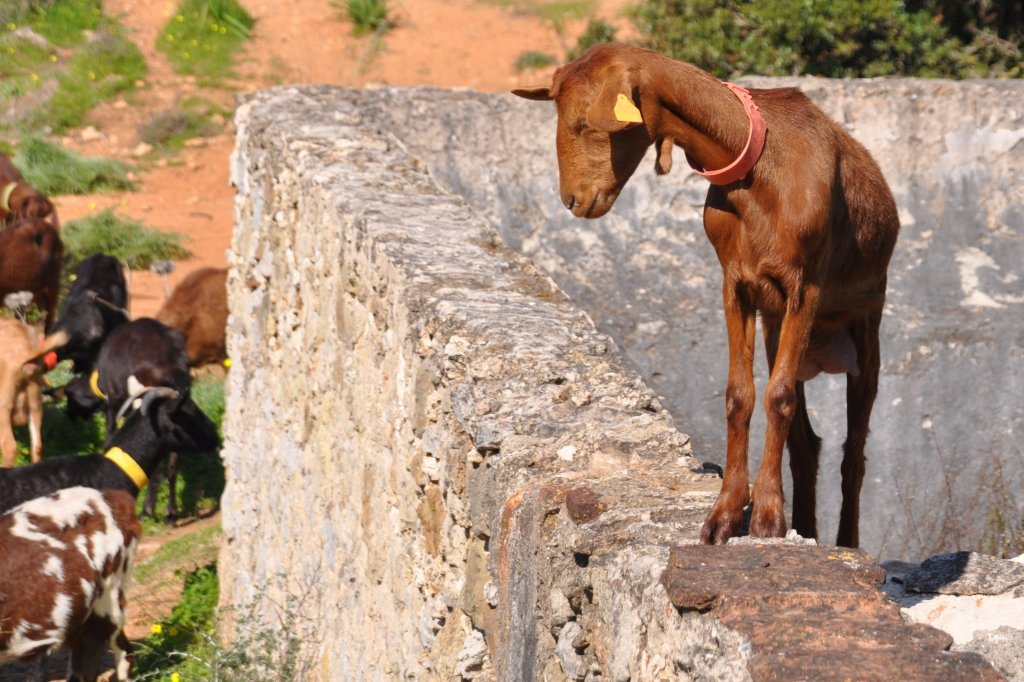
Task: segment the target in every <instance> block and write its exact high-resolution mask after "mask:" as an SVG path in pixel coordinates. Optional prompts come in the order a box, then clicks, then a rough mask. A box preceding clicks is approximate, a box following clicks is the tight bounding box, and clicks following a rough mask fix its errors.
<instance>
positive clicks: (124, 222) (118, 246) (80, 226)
mask: <svg viewBox="0 0 1024 682" xmlns="http://www.w3.org/2000/svg"><path fill="white" fill-rule="evenodd" d="M61 238H62V239H63V241H64V254H65V257H66V258H67V259H68V260H69V261H70V262H69V263H68V264H66V265H65V268H66V269H67V270H68V271H71V270H74V267H75V265H77V263H78V262H80V261H82V260H84V259H85V258H88V257H89V256H91V255H93V254H95V253H106V254H109V255H111V256H114V257H115V258H117V259H118V260H120V261H121V262H122V263H124V264H125V265H127V266H128V267H130V268H132V269H133V270H144V269H146V268H148V267H149V266H150V265H152V264H153V262H154V261H157V260H173V259H180V258H186V257H188V256H189V255H191V254H190V253H189V251H188V249H186V248H185V247H184V246H183V242H184V241H185V239H186V237H185V236H184V235H181V234H178V233H176V232H162V231H160V230H154V229H151V228H148V227H146V226H145V225H143V224H142V223H141V222H139V221H137V220H132V219H129V218H122V217H120V216H117V215H115V214H114V211H113V209H109V208H108V209H107V210H105V211H101V212H100V213H97V214H95V215H90V216H87V217H85V218H79V219H78V220H72V221H69V222H67V223H65V225H64V227H63V228H61Z"/></svg>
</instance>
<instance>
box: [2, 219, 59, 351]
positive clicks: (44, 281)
mask: <svg viewBox="0 0 1024 682" xmlns="http://www.w3.org/2000/svg"><path fill="white" fill-rule="evenodd" d="M63 261H64V243H63V242H62V241H61V239H60V233H59V231H58V229H57V228H56V227H54V226H53V225H51V224H50V223H48V222H46V221H45V220H42V219H40V218H26V219H23V220H20V221H18V222H16V223H14V224H13V225H12V226H11V227H9V228H8V229H6V230H0V302H2V301H3V299H4V297H5V296H7V295H8V294H13V293H17V292H20V291H28V292H30V293H31V294H32V301H33V302H34V303H35V304H36V306H37V307H38V308H39V309H40V310H42V311H43V312H44V313H45V315H46V317H45V320H44V327H43V329H44V330H47V331H48V330H49V329H50V326H51V325H52V324H53V318H54V311H55V310H56V308H57V298H58V296H59V295H60V272H61V268H62V267H63Z"/></svg>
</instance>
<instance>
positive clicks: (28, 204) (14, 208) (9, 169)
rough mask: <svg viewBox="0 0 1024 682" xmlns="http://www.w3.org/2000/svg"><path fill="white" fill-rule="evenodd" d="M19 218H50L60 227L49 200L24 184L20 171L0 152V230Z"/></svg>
mask: <svg viewBox="0 0 1024 682" xmlns="http://www.w3.org/2000/svg"><path fill="white" fill-rule="evenodd" d="M19 218H51V220H52V221H53V224H54V226H55V227H58V228H59V227H60V223H59V222H58V221H57V212H56V211H55V210H54V208H53V204H52V203H51V202H50V200H49V199H47V198H46V196H45V195H44V194H43V193H42V192H40V191H39V190H37V189H35V188H34V187H32V186H31V185H29V184H28V183H27V182H25V178H23V177H22V175H21V171H19V170H18V168H17V167H16V166H15V165H14V163H13V162H12V161H11V159H10V158H9V157H8V156H7V155H6V154H3V153H2V152H0V229H2V228H3V227H5V226H7V225H8V224H9V223H11V222H13V221H14V220H17V219H19Z"/></svg>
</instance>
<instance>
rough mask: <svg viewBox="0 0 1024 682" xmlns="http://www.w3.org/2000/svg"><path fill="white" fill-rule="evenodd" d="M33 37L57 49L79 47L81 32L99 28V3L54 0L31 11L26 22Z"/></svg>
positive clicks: (100, 4)
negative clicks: (34, 32)
mask: <svg viewBox="0 0 1024 682" xmlns="http://www.w3.org/2000/svg"><path fill="white" fill-rule="evenodd" d="M27 21H28V25H29V26H31V27H32V29H33V30H34V31H36V33H39V34H40V35H41V36H43V37H44V38H46V39H47V40H49V41H50V42H51V43H53V44H55V45H59V46H61V47H70V46H72V45H78V44H80V43H81V42H82V41H83V39H84V33H85V31H95V30H97V29H98V28H100V27H101V26H102V25H103V21H104V20H103V3H102V0H56V1H55V2H49V3H45V4H44V5H37V6H36V7H34V8H33V9H32V10H31V12H30V13H29V16H28V18H27Z"/></svg>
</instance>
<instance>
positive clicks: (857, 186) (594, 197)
mask: <svg viewBox="0 0 1024 682" xmlns="http://www.w3.org/2000/svg"><path fill="white" fill-rule="evenodd" d="M619 93H623V94H625V95H626V96H627V97H628V98H629V99H631V100H632V101H633V103H634V104H635V105H636V106H637V107H638V108H639V109H640V111H641V113H642V117H643V123H642V124H626V123H621V122H619V121H616V120H615V118H614V117H613V116H612V110H613V107H614V102H615V98H616V96H617V95H618V94H619ZM515 94H517V95H520V96H523V97H527V98H529V99H539V100H544V99H554V101H555V105H556V107H557V110H558V124H557V125H558V128H557V137H556V142H557V151H558V165H559V178H560V193H561V197H562V201H563V203H564V204H565V205H566V207H567V208H569V210H571V211H572V212H573V213H574V214H575V215H577V216H580V217H589V218H596V217H599V216H601V215H604V214H605V213H606V212H608V210H609V209H611V207H612V204H613V203H614V202H615V199H616V198H617V197H618V194H619V192H620V191H621V190H622V187H623V186H624V185H625V183H626V181H627V180H628V179H629V177H630V176H631V175H632V173H633V171H635V170H636V167H637V165H638V164H639V163H640V160H641V159H642V158H643V156H644V154H645V153H646V150H647V148H648V147H649V146H650V145H651V144H657V148H658V151H659V154H658V159H657V161H656V166H655V169H656V171H658V172H659V173H665V172H668V171H669V169H670V168H671V152H672V146H673V145H678V146H680V147H682V148H683V150H684V152H685V153H686V155H687V157H688V158H689V159H690V160H691V161H692V162H694V163H695V164H697V165H699V166H701V167H703V168H707V169H718V168H723V167H725V166H727V165H728V164H729V163H731V161H732V160H733V159H734V158H736V156H737V155H738V154H739V152H740V150H741V149H742V147H743V144H744V142H745V140H746V136H747V132H748V130H749V126H750V124H749V121H748V119H747V117H746V114H745V113H744V110H743V107H742V105H741V104H740V102H739V100H738V99H737V98H736V96H735V95H734V94H733V93H732V92H730V91H729V90H727V89H726V88H725V87H724V86H723V85H722V84H721V83H720V82H719V81H717V80H716V79H714V78H713V77H712V76H710V75H709V74H707V73H705V72H703V71H701V70H700V69H698V68H697V67H695V66H692V65H690V64H686V63H683V62H679V61H676V60H673V59H670V58H668V57H665V56H664V55H660V54H657V53H655V52H651V51H649V50H642V49H639V48H634V47H627V46H624V45H603V46H598V47H595V48H593V49H592V50H590V51H589V52H587V53H586V54H585V55H583V56H582V57H581V58H580V59H578V60H577V61H575V62H573V63H571V64H568V65H566V66H564V67H562V68H561V69H559V70H558V71H557V72H556V73H555V75H554V78H553V80H552V84H551V86H550V87H540V88H531V89H521V90H516V91H515ZM751 95H752V96H753V99H754V102H755V103H756V104H757V105H758V107H759V108H760V111H761V113H762V115H763V117H764V119H765V122H766V123H767V126H768V134H767V142H766V144H765V148H764V152H763V154H762V156H761V159H760V161H759V162H758V163H757V165H756V166H755V167H754V169H753V170H752V171H751V172H750V173H749V174H748V175H747V177H746V178H744V179H742V180H740V181H738V182H734V183H732V184H729V185H724V186H714V185H713V186H711V188H710V189H709V191H708V195H707V199H706V202H705V207H704V228H705V231H706V233H707V236H708V238H709V239H710V240H711V243H712V245H713V246H714V248H715V251H716V253H717V254H718V258H719V261H720V262H721V266H722V274H723V283H722V294H723V305H724V309H725V317H726V327H727V333H728V341H729V377H728V382H727V388H726V424H727V434H728V435H727V446H726V447H727V449H726V467H725V476H724V481H723V484H722V491H721V493H720V494H719V497H718V500H717V501H716V502H715V505H714V507H713V508H712V510H711V512H710V513H709V515H708V518H707V520H706V521H705V524H704V528H703V530H702V539H703V540H704V542H707V543H716V542H719V543H724V542H725V541H726V540H728V538H729V537H731V536H732V535H734V534H736V532H737V531H738V530H739V528H740V525H741V522H742V519H743V509H744V507H745V506H746V505H747V504H748V503H750V502H751V501H752V502H753V513H752V516H751V522H750V533H751V535H755V536H781V535H783V534H784V533H785V531H786V520H785V515H784V512H783V493H782V473H781V469H782V449H783V445H784V444H788V446H789V450H790V468H791V472H792V474H793V527H794V528H796V530H797V531H798V532H799V533H800V534H801V535H803V536H805V537H817V524H816V519H815V483H816V479H817V467H818V455H819V452H820V447H821V441H820V439H819V438H818V436H817V435H815V433H814V431H813V430H812V429H811V424H810V420H809V418H808V415H807V407H806V403H805V399H804V389H803V382H804V380H807V379H810V378H811V377H812V376H814V375H815V374H816V373H817V372H819V371H822V370H824V371H832V372H840V373H846V374H847V391H846V392H847V429H848V430H847V439H846V443H845V444H844V446H843V451H844V457H843V464H842V475H843V484H842V487H843V505H842V511H841V515H840V522H839V532H838V535H837V540H836V542H837V543H838V544H841V545H846V546H850V547H856V546H857V544H858V540H859V538H858V518H859V501H858V500H859V495H860V488H861V483H862V481H863V478H864V470H865V457H864V444H865V442H866V439H867V435H868V420H869V417H870V414H871V408H872V405H873V403H874V399H875V394H876V392H877V389H878V370H879V343H878V329H879V323H880V321H881V317H882V307H883V304H884V302H885V289H886V270H887V267H888V264H889V258H890V257H891V255H892V251H893V248H894V246H895V243H896V236H897V233H898V231H899V220H898V217H897V212H896V204H895V201H894V200H893V197H892V193H891V192H890V191H889V188H888V185H887V184H886V182H885V179H884V178H883V177H882V173H881V171H880V170H879V168H878V165H877V164H876V163H875V161H874V159H872V157H871V155H870V154H869V153H868V151H867V150H866V149H865V148H864V147H863V146H862V145H860V144H859V143H858V142H856V141H855V140H854V139H853V138H852V137H850V136H849V135H848V134H847V133H846V132H845V131H844V130H843V129H842V128H841V127H840V126H839V125H838V124H836V123H835V122H834V121H832V120H831V119H829V118H828V116H826V115H825V114H824V112H822V111H821V110H820V109H818V107H816V106H815V105H814V104H813V103H812V102H811V101H810V100H809V99H808V98H807V97H806V96H805V95H803V93H801V92H800V91H799V90H796V89H794V88H781V89H770V90H751ZM758 314H760V315H761V318H762V328H763V334H764V339H765V347H766V350H767V354H768V361H769V367H770V378H769V381H768V386H767V388H766V391H765V411H766V413H767V417H768V426H767V434H766V438H765V450H764V458H763V460H762V464H761V469H760V471H759V472H758V475H757V478H756V480H755V482H754V486H753V490H752V491H751V490H750V488H749V487H748V479H749V475H748V468H747V448H748V440H749V427H750V417H751V414H752V412H753V408H754V400H755V395H754V379H753V359H754V339H755V327H756V318H757V315H758Z"/></svg>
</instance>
